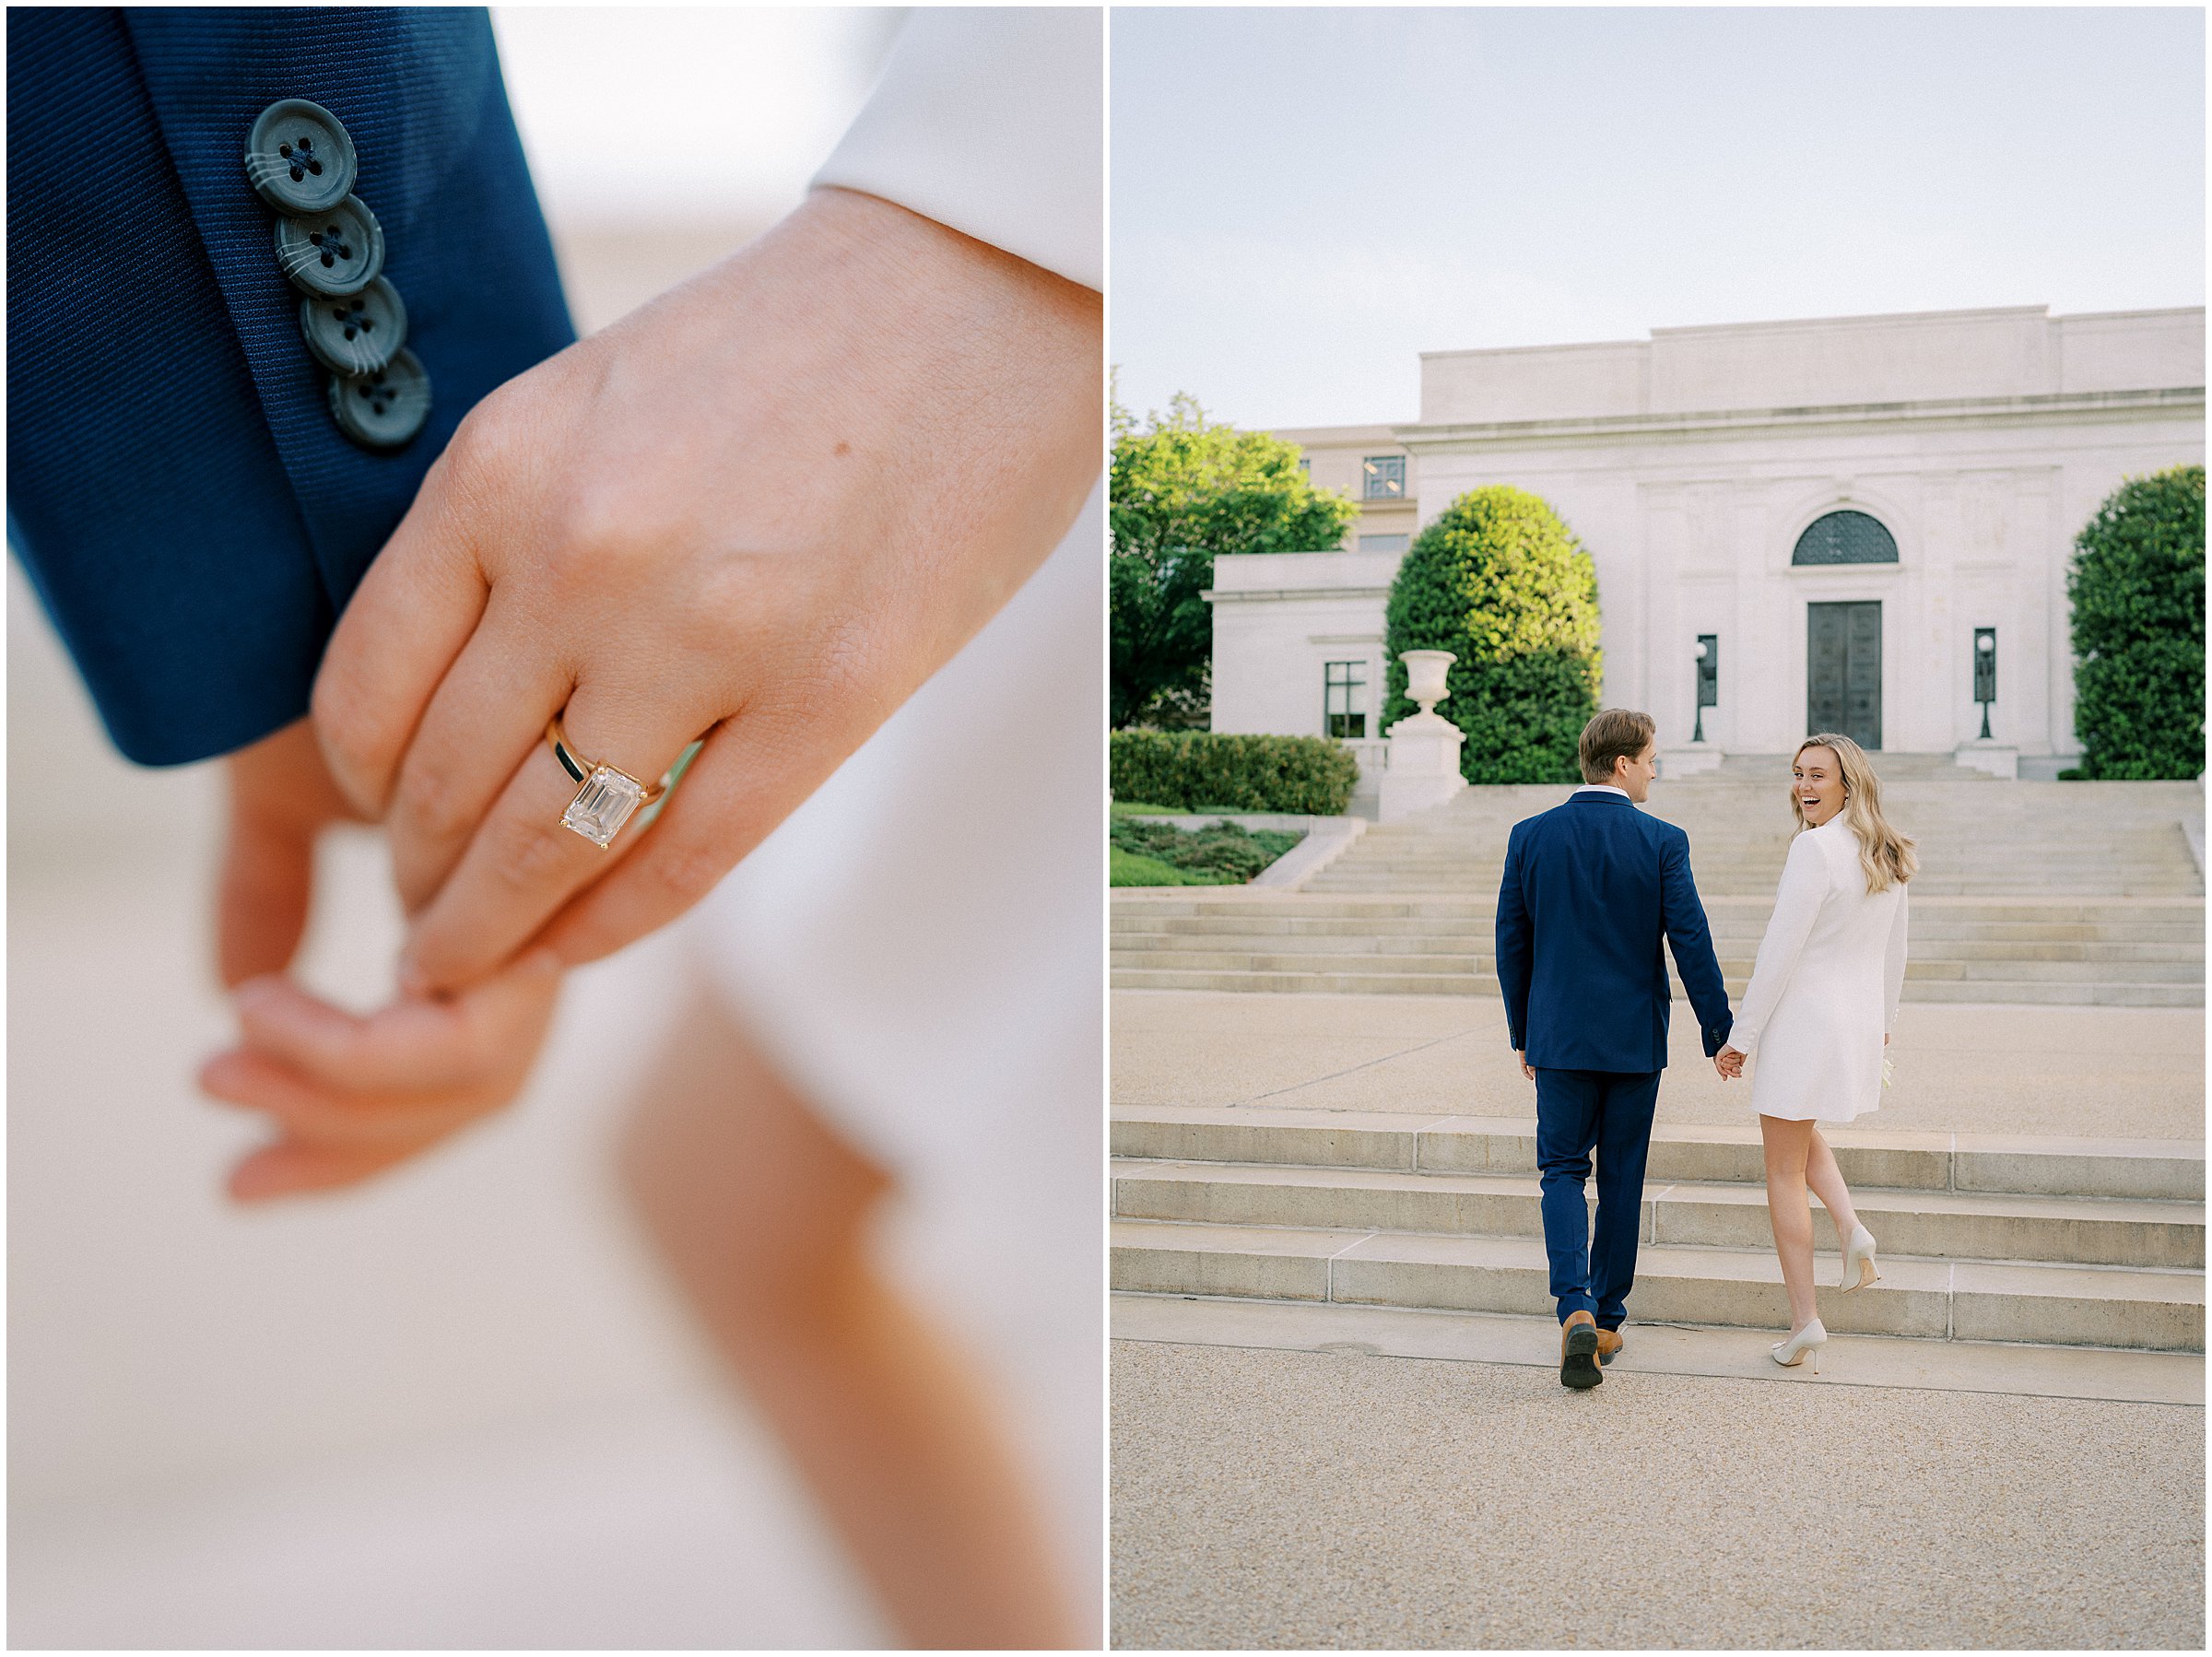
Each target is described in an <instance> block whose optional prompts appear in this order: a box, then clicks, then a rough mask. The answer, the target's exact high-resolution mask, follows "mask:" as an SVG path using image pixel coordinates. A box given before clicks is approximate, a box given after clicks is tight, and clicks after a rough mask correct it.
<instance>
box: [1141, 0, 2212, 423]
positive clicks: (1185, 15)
mask: <svg viewBox="0 0 2212 1657" xmlns="http://www.w3.org/2000/svg"><path fill="white" fill-rule="evenodd" d="M1112 41H1113V46H1112V74H1113V79H1112V109H1113V129H1112V165H1113V174H1112V200H1113V206H1112V213H1113V243H1112V248H1113V263H1112V290H1113V299H1112V359H1113V361H1114V362H1115V363H1116V364H1117V365H1118V368H1119V385H1120V392H1121V396H1122V400H1123V402H1124V403H1125V404H1127V405H1130V406H1131V407H1133V408H1135V409H1136V410H1137V411H1138V412H1140V413H1142V412H1143V411H1145V410H1146V409H1147V408H1157V407H1163V406H1164V405H1166V403H1167V400H1168V397H1169V396H1170V394H1172V393H1174V392H1176V391H1178V390H1185V391H1189V392H1191V393H1193V394H1195V395H1196V396H1197V397H1198V398H1199V400H1200V401H1201V402H1202V403H1203V404H1205V405H1206V408H1207V410H1208V412H1209V413H1212V414H1214V415H1217V416H1219V417H1227V418H1230V419H1232V420H1234V421H1235V422H1237V423H1238V424H1240V425H1245V426H1305V425H1314V426H1318V425H1336V424H1350V423H1358V422H1368V421H1390V420H1409V419H1412V418H1414V417H1416V415H1417V414H1418V387H1419V363H1418V352H1420V351H1423V350H1449V349H1454V348H1465V347H1481V346H1521V345H1548V344H1558V343H1564V342H1568V341H1576V340H1600V339H1640V338H1642V337H1644V335H1646V333H1647V331H1648V330H1649V329H1651V328H1653V327H1670V326H1680V325H1687V324H1696V323H1730V322H1755V321H1764V320H1770V319H1775V318H1783V317H1811V316H1837V315H1858V314H1864V313H1868V312H1879V311H1933V310H1947V309H1953V308H1963V307H1970V306H1983V305H2034V304H2047V305H2049V306H2050V307H2051V309H2052V310H2053V311H2054V312H2061V313H2063V312H2069V311H2118V310H2128V309H2135V308H2140V307H2153V306H2167V305H2201V304H2202V303H2204V281H2205V92H2204V63H2205V35H2204V14H2203V12H2202V11H2201V10H2199V9H2197V8H2194V7H2188V8H2171V9H2149V8H2146V9H2134V8H2130V9H2113V8H2097V9H2063V10H2062V9H2013V8H1977V9H1909V8H1908V9H1899V8H1889V7H1865V8H1854V9H1818V10H1816V9H1766V8H1760V9H1728V8H1716V9H1710V10H1675V9H1657V8H1650V9H1641V8H1640V9H1627V10H1612V9H1607V10H1599V9H1582V8H1527V9H1428V10H1410V9H1407V10H1399V9H1392V10H1370V9H1341V10H1340V9H1309V10H1292V9H1235V10H1174V9H1165V8H1162V9H1119V10H1116V11H1115V12H1114V13H1113V17H1112Z"/></svg>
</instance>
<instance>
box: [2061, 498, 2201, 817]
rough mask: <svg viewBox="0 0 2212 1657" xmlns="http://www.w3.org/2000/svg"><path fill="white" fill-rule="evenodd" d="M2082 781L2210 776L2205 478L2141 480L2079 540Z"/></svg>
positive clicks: (2077, 706) (2071, 578)
mask: <svg viewBox="0 0 2212 1657" xmlns="http://www.w3.org/2000/svg"><path fill="white" fill-rule="evenodd" d="M2074 546H2075V548H2076V551H2075V554H2074V564H2073V568H2072V569H2071V570H2068V572H2067V575H2066V596H2067V598H2068V599H2069V600H2071V601H2072V604H2073V612H2074V733H2075V734H2076V735H2077V736H2078V737H2080V739H2081V746H2082V758H2081V767H2080V770H2079V772H2078V774H2079V775H2080V776H2083V777H2108V778H2130V779H2150V778H2183V779H2186V778H2190V777H2194V776H2196V775H2197V774H2199V773H2200V772H2201V771H2203V770H2204V769H2205V469H2204V467H2202V466H2174V467H2171V469H2169V470H2167V471H2164V472H2159V473H2155V474H2153V475H2152V476H2148V477H2131V478H2129V479H2128V480H2127V481H2126V482H2125V483H2124V484H2122V485H2121V486H2120V487H2119V488H2117V489H2115V490H2113V491H2112V494H2111V495H2109V496H2108V497H2106V499H2105V501H2104V504H2103V505H2102V506H2100V507H2099V508H2098V509H2097V515H2096V516H2095V517H2094V518H2092V519H2090V520H2089V523H2088V527H2087V528H2085V529H2083V531H2082V532H2081V534H2080V535H2077V536H2076V537H2075V538H2074Z"/></svg>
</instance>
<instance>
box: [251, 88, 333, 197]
mask: <svg viewBox="0 0 2212 1657" xmlns="http://www.w3.org/2000/svg"><path fill="white" fill-rule="evenodd" d="M354 167H355V161H354V154H353V139H352V137H351V136H350V135H347V131H346V127H345V124H344V123H342V122H340V121H339V119H338V118H337V117H336V116H335V115H334V114H332V113H331V112H329V111H328V110H326V109H324V107H323V106H322V105H321V104H319V103H310V102H309V101H308V100H306V99H304V98H286V99H281V100H278V101H277V102H276V103H273V104H271V105H269V107H268V108H267V109H265V110H264V111H262V112H261V113H260V114H259V115H258V116H256V117H255V118H254V121H253V131H252V132H251V133H250V134H248V135H247V137H246V178H247V180H248V182H251V183H252V184H253V193H254V194H256V195H258V196H260V197H261V199H262V200H263V201H265V202H266V203H268V204H269V206H272V207H274V208H276V209H277V212H279V213H288V214H293V215H300V214H307V215H313V214H317V213H327V212H329V211H330V210H331V209H332V208H333V207H335V206H337V205H338V204H339V203H340V202H342V201H344V200H345V199H346V198H347V196H348V195H350V194H353V177H354Z"/></svg>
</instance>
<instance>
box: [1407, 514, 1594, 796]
mask: <svg viewBox="0 0 2212 1657" xmlns="http://www.w3.org/2000/svg"><path fill="white" fill-rule="evenodd" d="M1384 637H1385V638H1386V640H1388V644H1387V647H1386V648H1387V649H1388V650H1389V652H1390V667H1389V672H1390V693H1389V696H1388V698H1387V699H1386V700H1385V702H1384V705H1383V723H1384V725H1385V727H1387V726H1388V725H1389V724H1391V723H1394V722H1395V721H1396V720H1399V719H1402V718H1404V717H1405V716H1406V714H1408V713H1411V712H1413V711H1415V710H1414V705H1413V703H1412V702H1410V701H1408V700H1407V699H1406V664H1404V663H1403V662H1401V661H1399V660H1398V652H1400V651H1408V650H1448V651H1450V652H1452V653H1453V655H1455V656H1457V657H1458V658H1459V659H1458V660H1457V661H1456V662H1454V663H1453V664H1452V671H1451V676H1450V679H1449V681H1448V684H1449V687H1450V690H1451V696H1450V698H1449V699H1447V700H1446V701H1444V702H1443V703H1442V704H1441V706H1439V707H1438V709H1437V711H1438V712H1439V713H1441V714H1442V715H1444V717H1445V718H1447V719H1449V720H1450V721H1451V722H1452V723H1453V724H1455V725H1457V726H1458V727H1459V728H1460V729H1461V730H1463V731H1465V733H1466V734H1467V741H1466V746H1465V747H1463V748H1461V749H1460V762H1459V764H1460V772H1461V774H1462V775H1463V776H1465V778H1466V780H1467V781H1470V782H1573V781H1580V780H1581V778H1582V772H1581V770H1580V769H1579V768H1578V766H1577V764H1576V761H1575V743H1576V740H1577V739H1578V738H1579V737H1580V736H1581V735H1582V734H1583V725H1584V724H1586V723H1588V722H1589V719H1590V716H1591V715H1592V714H1593V713H1594V712H1596V711H1597V693H1598V681H1599V666H1600V663H1599V652H1598V648H1597V638H1598V616H1597V570H1596V569H1595V567H1594V565H1593V564H1592V563H1591V561H1590V555H1589V554H1588V553H1586V552H1584V551H1583V546H1582V543H1581V542H1579V541H1577V540H1576V539H1575V538H1574V535H1573V534H1572V532H1571V531H1570V530H1569V529H1568V527H1567V525H1566V524H1564V523H1561V522H1560V521H1559V514H1558V513H1556V512H1554V511H1552V510H1551V508H1550V507H1549V506H1547V504H1546V503H1545V502H1544V501H1542V500H1540V499H1537V498H1536V497H1535V496H1534V495H1531V494H1529V493H1527V492H1526V491H1524V490H1522V489H1516V488H1510V487H1508V486H1506V485H1503V484H1493V485H1489V486H1488V487H1486V488H1479V489H1472V490H1469V491H1468V492H1467V493H1466V494H1465V495H1462V496H1461V497H1460V498H1459V499H1456V500H1454V501H1453V503H1452V504H1451V505H1450V506H1448V507H1446V508H1445V509H1444V510H1443V511H1442V513H1441V514H1440V515H1439V516H1438V517H1437V518H1436V519H1435V521H1434V522H1432V523H1430V525H1429V527H1428V528H1427V529H1424V530H1423V531H1421V533H1420V535H1419V536H1418V538H1417V539H1416V540H1415V541H1414V543H1413V546H1412V547H1411V548H1410V549H1409V550H1408V551H1407V552H1406V558H1405V561H1404V562H1403V563H1401V564H1400V565H1399V566H1398V574H1397V579H1396V580H1395V581H1394V582H1392V583H1391V588H1390V605H1389V608H1388V610H1387V611H1386V612H1385V621H1384Z"/></svg>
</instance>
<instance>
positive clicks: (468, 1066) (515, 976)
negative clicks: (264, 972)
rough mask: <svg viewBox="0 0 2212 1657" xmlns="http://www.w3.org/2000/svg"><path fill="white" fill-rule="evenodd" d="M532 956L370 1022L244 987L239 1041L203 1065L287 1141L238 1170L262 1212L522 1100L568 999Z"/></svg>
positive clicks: (309, 999)
mask: <svg viewBox="0 0 2212 1657" xmlns="http://www.w3.org/2000/svg"><path fill="white" fill-rule="evenodd" d="M560 976H561V969H560V963H559V959H558V958H556V957H555V956H554V955H553V954H552V952H551V951H550V950H546V949H534V950H532V951H531V952H530V953H529V954H527V955H525V956H524V957H523V958H521V959H520V960H518V961H516V962H514V963H513V964H512V965H511V966H508V967H506V968H505V969H503V970H500V972H499V973H497V974H496V975H495V976H493V977H491V978H489V979H487V980H485V981H483V982H482V983H480V984H477V986H475V987H474V988H473V989H470V990H468V991H465V992H464V993H461V994H459V995H456V996H453V997H452V998H451V999H450V1000H445V1001H429V1000H424V999H421V998H418V997H414V996H402V997H401V998H400V999H399V1000H398V1001H396V1002H394V1004H393V1005H390V1006H388V1007H384V1008H382V1009H381V1010H379V1011H377V1012H375V1013H372V1014H371V1015H370V1016H369V1017H366V1018H359V1017H354V1016H353V1015H352V1014H350V1013H346V1012H343V1011H341V1010H339V1009H338V1008H336V1007H334V1006H331V1005H327V1004H326V1003H324V1002H322V1001H319V1000H317V999H316V998H315V997H314V996H312V995H310V994H309V993H307V992H306V991H305V990H302V989H301V988H300V986H299V985H297V984H295V983H293V982H292V981H290V980H289V979H288V978H284V977H281V976H276V975H272V976H269V977H265V978H256V979H253V980H252V981H249V982H247V983H244V984H241V986H240V987H239V991H238V1007H239V1021H240V1025H241V1032H242V1033H241V1040H240V1042H239V1045H238V1046H237V1047H235V1048H233V1049H231V1050H230V1051H229V1052H222V1053H218V1054H217V1055H216V1056H215V1057H214V1058H212V1059H210V1060H208V1061H207V1063H206V1064H204V1065H202V1066H201V1068H200V1086H201V1087H203V1088H204V1089H206V1091H207V1092H208V1093H210V1094H212V1095H214V1096H215V1097H216V1098H217V1099H225V1100H228V1101H229V1102H230V1103H232V1104H237V1105H243V1106H245V1107H246V1108H247V1109H249V1110H254V1111H265V1112H267V1114H268V1115H269V1117H270V1118H271V1120H272V1121H273V1122H274V1123H275V1125H276V1127H277V1137H276V1138H275V1139H274V1140H273V1141H271V1142H270V1143H269V1144H267V1145H265V1146H262V1147H261V1148H259V1149H258V1150H255V1151H253V1153H251V1154H250V1155H249V1156H247V1157H246V1158H244V1160H242V1161H241V1162H240V1163H239V1164H238V1166H237V1167H235V1168H233V1169H231V1170H230V1181H229V1190H230V1194H231V1196H232V1197H233V1198H235V1199H237V1200H238V1201H240V1202H241V1203H251V1202H255V1201H259V1200H262V1199H265V1198H268V1197H277V1196H286V1195H296V1194H300V1193H307V1192H312V1191H322V1190H326V1189H328V1188H330V1187H332V1186H338V1185H351V1184H355V1183H358V1182H359V1181H362V1180H365V1179H368V1178H369V1177H370V1176H371V1175H372V1174H376V1173H381V1172H382V1170H383V1169H387V1168H389V1167H391V1166H392V1165H393V1164H394V1163H396V1162H403V1161H405V1160H406V1159H407V1158H409V1157H412V1156H414V1155H415V1154H416V1153H417V1152H418V1151H421V1150H424V1149H427V1148H428V1147H429V1146H432V1145H434V1144H436V1143H437V1142H438V1141H440V1140H441V1139H445V1138H448V1137H450V1136H451V1135H453V1134H456V1133H458V1132H459V1131H460V1130H461V1129H463V1128H465V1127H466V1126H468V1125H469V1124H470V1123H471V1122H476V1121H477V1120H478V1119H480V1118H482V1117H484V1116H487V1115H489V1114H490V1113H491V1112H492V1111H496V1110H498V1109H499V1108H500V1106H502V1105H504V1104H506V1103H507V1102H508V1101H509V1100H510V1099H512V1098H513V1097H514V1096H515V1094H517V1093H518V1092H520V1091H521V1090H522V1087H523V1084H524V1081H526V1080H527V1079H528V1078H529V1075H530V1067H531V1064H533V1062H534V1061H535V1059H536V1057H537V1050H538V1047H539V1045H540V1043H542V1042H543V1041H544V1040H545V1035H546V1027H547V1023H548V1022H549V1021H550V1020H551V1018H552V1016H553V1007H554V1004H555V1002H556V1001H557V1000H558V999H559V991H560Z"/></svg>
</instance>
